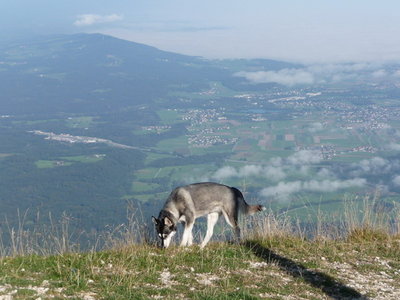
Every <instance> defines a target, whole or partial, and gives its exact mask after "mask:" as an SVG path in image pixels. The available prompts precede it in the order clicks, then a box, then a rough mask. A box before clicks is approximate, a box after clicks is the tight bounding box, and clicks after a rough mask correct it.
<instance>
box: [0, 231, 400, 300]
mask: <svg viewBox="0 0 400 300" xmlns="http://www.w3.org/2000/svg"><path fill="white" fill-rule="evenodd" d="M360 237H361V238H360ZM399 251H400V240H399V239H398V238H395V237H393V236H392V237H389V236H386V235H381V234H379V233H370V234H368V235H358V236H356V237H354V236H353V237H349V238H348V239H346V240H342V241H338V240H336V241H332V240H331V241H328V240H325V241H306V240H304V239H300V238H296V237H294V236H285V237H283V236H277V237H272V238H268V239H263V240H248V241H247V242H244V243H243V244H241V245H232V244H227V243H211V244H210V245H209V246H208V247H206V248H205V249H204V250H200V249H199V248H198V247H197V246H193V247H189V248H176V247H172V248H169V249H167V250H160V249H158V248H156V247H153V246H148V245H133V246H125V247H121V248H119V249H117V250H110V251H103V252H93V253H84V254H77V253H74V254H63V255H58V256H48V257H43V256H22V257H16V258H3V259H1V260H0V299H4V300H5V299H50V298H53V299H54V298H55V299H65V298H68V299H399V298H400V271H399V270H400V259H399V256H398V253H399Z"/></svg>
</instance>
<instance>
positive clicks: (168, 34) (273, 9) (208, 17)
mask: <svg viewBox="0 0 400 300" xmlns="http://www.w3.org/2000/svg"><path fill="white" fill-rule="evenodd" d="M78 32H89V33H92V32H100V33H105V34H109V35H113V36H116V37H120V38H124V39H127V40H131V41H135V42H139V43H144V44H148V45H151V46H155V47H157V48H160V49H162V50H167V51H173V52H178V53H182V54H189V55H195V56H203V57H205V58H271V59H282V60H289V61H299V62H317V63H331V62H348V61H356V62H360V61H372V62H377V61H378V62H380V61H388V60H389V61H397V62H400V1H398V0H380V1H378V0H302V1H300V0H275V1H270V0H241V1H239V0H212V1H210V0H202V1H195V0H138V1H137V0H116V1H109V0H79V1H78V0H68V1H62V0H35V1H32V0H0V40H1V39H3V40H4V39H6V40H8V39H10V38H13V37H24V36H29V35H35V34H40V35H43V34H58V33H78Z"/></svg>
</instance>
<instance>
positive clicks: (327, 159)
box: [0, 34, 400, 231]
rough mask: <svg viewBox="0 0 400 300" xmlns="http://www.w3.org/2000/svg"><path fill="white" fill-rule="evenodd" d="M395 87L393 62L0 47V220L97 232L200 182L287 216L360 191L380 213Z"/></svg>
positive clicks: (94, 39)
mask: <svg viewBox="0 0 400 300" xmlns="http://www.w3.org/2000/svg"><path fill="white" fill-rule="evenodd" d="M399 87H400V65H399V64H396V63H381V64H378V63H338V64H332V63H331V64H312V65H305V64H298V63H296V64H294V63H288V62H283V61H275V60H266V59H249V60H245V59H229V60H206V59H203V58H201V57H192V56H185V55H181V54H176V53H171V52H166V51H161V50H158V49H156V48H153V47H150V46H146V45H143V44H137V43H133V42H129V41H124V40H120V39H116V38H113V37H110V36H106V35H101V34H75V35H56V36H44V37H37V38H31V39H27V40H15V41H12V42H9V41H8V42H7V43H1V44H0V90H1V91H2V95H1V101H0V127H1V130H0V135H1V141H2V142H1V144H0V174H1V181H0V185H1V187H0V211H1V212H2V216H7V218H8V220H12V219H13V218H12V217H10V216H16V214H17V213H18V211H20V212H22V211H27V210H28V211H31V212H35V211H40V212H41V213H42V214H47V213H49V212H51V213H52V214H55V215H57V216H60V215H61V214H62V213H63V212H66V213H67V214H68V215H70V216H71V218H72V219H73V220H74V222H76V224H78V225H77V226H78V227H80V228H84V229H86V230H95V231H101V230H103V229H104V226H105V225H108V224H118V223H120V222H121V220H123V219H124V218H125V214H126V208H127V206H128V204H129V205H133V206H134V207H140V209H141V210H142V211H143V213H144V215H145V216H150V215H152V214H156V213H157V211H158V210H159V209H160V207H161V205H162V203H163V202H164V201H165V199H166V197H167V196H168V193H169V192H170V190H171V189H172V188H173V187H176V186H178V185H182V184H187V183H190V182H196V181H208V180H211V181H217V182H221V183H224V184H228V185H233V186H237V187H239V188H241V189H242V190H244V192H245V195H246V197H247V199H257V201H259V202H261V203H262V204H264V205H266V206H267V207H270V208H271V209H273V210H274V211H287V212H288V213H290V214H294V215H296V216H299V217H300V218H305V217H306V215H307V209H309V208H310V207H314V208H318V209H320V210H322V211H324V212H327V213H330V214H339V213H340V212H341V210H342V208H343V200H344V199H345V198H346V197H347V198H357V197H359V198H360V199H361V198H362V197H365V195H369V196H370V197H377V201H376V204H375V205H376V209H384V210H387V211H391V210H393V209H394V208H395V207H397V206H398V205H399V200H398V199H399V193H400V131H399V129H400V106H399V104H398V102H399V101H400V92H399ZM26 221H27V224H28V225H29V224H33V223H34V222H35V214H34V213H33V214H28V216H27V220H26ZM2 226H6V225H5V223H4V222H3V225H2Z"/></svg>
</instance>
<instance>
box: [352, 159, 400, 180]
mask: <svg viewBox="0 0 400 300" xmlns="http://www.w3.org/2000/svg"><path fill="white" fill-rule="evenodd" d="M351 167H353V169H354V170H353V171H352V172H351V173H350V175H351V176H354V177H358V176H361V175H377V174H388V173H389V172H391V171H392V170H393V169H395V168H397V167H398V163H397V162H394V161H389V160H387V159H384V158H382V157H378V156H377V157H373V158H371V159H363V160H362V161H360V162H359V163H354V164H352V165H351Z"/></svg>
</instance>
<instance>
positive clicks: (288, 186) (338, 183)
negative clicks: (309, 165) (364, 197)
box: [260, 178, 367, 200]
mask: <svg viewBox="0 0 400 300" xmlns="http://www.w3.org/2000/svg"><path fill="white" fill-rule="evenodd" d="M366 184H367V180H366V179H364V178H354V179H348V180H328V179H325V180H310V181H300V180H298V181H292V182H279V183H278V184H277V185H276V186H272V187H267V188H264V189H262V190H261V191H260V195H261V196H262V197H267V198H270V197H274V198H277V199H281V200H285V199H287V198H288V197H289V196H290V195H291V194H293V193H298V192H303V191H305V192H325V193H331V192H336V191H338V190H341V189H347V188H351V187H363V186H365V185H366Z"/></svg>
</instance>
